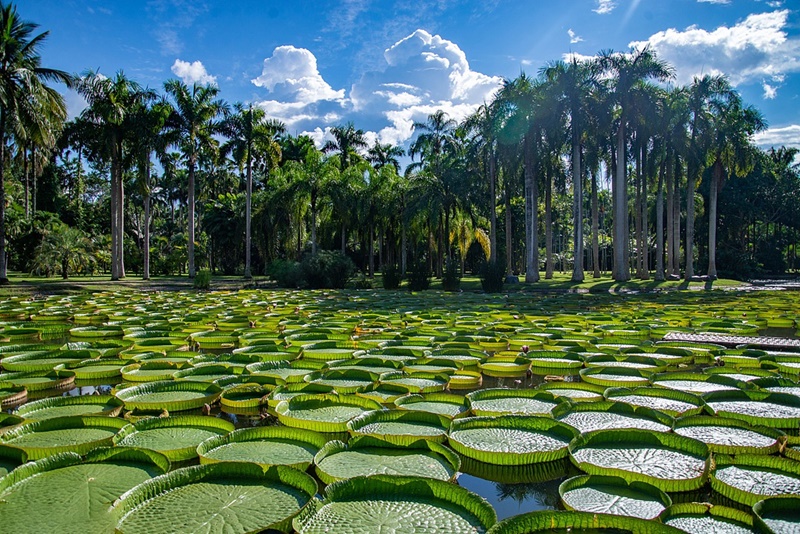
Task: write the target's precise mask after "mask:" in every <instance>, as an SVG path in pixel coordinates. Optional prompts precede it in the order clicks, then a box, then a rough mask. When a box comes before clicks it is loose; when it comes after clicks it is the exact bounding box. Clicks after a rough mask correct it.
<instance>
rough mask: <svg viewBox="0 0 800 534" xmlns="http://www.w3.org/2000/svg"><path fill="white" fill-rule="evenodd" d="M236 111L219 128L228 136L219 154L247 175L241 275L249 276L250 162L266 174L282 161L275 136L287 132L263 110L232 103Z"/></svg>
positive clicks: (251, 176)
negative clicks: (242, 273)
mask: <svg viewBox="0 0 800 534" xmlns="http://www.w3.org/2000/svg"><path fill="white" fill-rule="evenodd" d="M234 111H235V113H233V114H229V115H228V116H227V117H226V118H225V119H224V120H223V121H222V124H221V128H220V129H221V131H222V132H223V133H224V134H225V135H226V136H227V137H228V141H227V142H226V143H225V144H224V145H222V147H221V149H220V152H221V154H222V155H227V154H233V156H234V159H235V160H237V161H238V162H239V164H240V165H244V167H245V172H246V176H247V186H246V193H245V217H244V218H245V238H244V242H245V245H244V246H245V263H244V277H245V278H252V274H251V256H250V250H251V248H252V246H251V243H252V238H251V232H250V227H251V220H252V198H253V164H254V162H256V163H261V166H262V167H263V170H264V171H265V174H266V173H269V171H270V169H273V168H275V167H277V166H278V164H279V163H280V160H281V147H280V144H279V143H278V139H277V137H278V135H281V134H283V133H285V132H286V127H285V126H284V125H283V123H281V122H279V121H272V120H271V121H267V120H266V113H265V112H264V110H263V109H261V108H257V107H253V105H252V104H250V105H249V106H247V107H245V106H244V104H241V103H236V104H234Z"/></svg>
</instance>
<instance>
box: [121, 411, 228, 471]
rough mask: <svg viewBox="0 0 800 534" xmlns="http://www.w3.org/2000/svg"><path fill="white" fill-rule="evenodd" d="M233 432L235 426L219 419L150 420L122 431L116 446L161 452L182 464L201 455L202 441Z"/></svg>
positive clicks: (180, 417) (201, 417)
mask: <svg viewBox="0 0 800 534" xmlns="http://www.w3.org/2000/svg"><path fill="white" fill-rule="evenodd" d="M233 430H234V426H233V423H231V422H230V421H227V420H225V419H220V418H218V417H206V416H201V415H177V416H173V417H150V418H147V419H141V420H139V421H136V422H135V423H133V424H129V425H126V426H125V427H124V428H122V429H121V430H120V431H119V433H118V434H117V435H116V436H114V445H122V446H127V447H139V448H142V449H150V450H154V451H157V452H160V453H161V454H163V455H164V456H166V457H167V458H169V460H170V461H171V462H182V461H185V460H191V459H192V458H194V457H196V456H197V446H198V445H199V444H200V443H201V442H203V441H205V440H206V439H208V438H211V437H214V436H222V435H225V434H227V433H229V432H232V431H233Z"/></svg>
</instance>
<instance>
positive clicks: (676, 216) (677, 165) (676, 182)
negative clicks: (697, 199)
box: [672, 153, 681, 276]
mask: <svg viewBox="0 0 800 534" xmlns="http://www.w3.org/2000/svg"><path fill="white" fill-rule="evenodd" d="M674 156H675V162H674V167H673V168H674V169H675V173H674V176H673V179H672V187H673V189H674V193H673V195H672V196H673V206H672V207H673V210H674V212H673V215H672V239H673V250H674V252H673V254H672V261H673V262H674V264H673V273H674V274H676V275H677V276H680V274H681V187H680V182H681V180H680V176H681V160H680V157H679V156H678V154H677V153H676V154H674Z"/></svg>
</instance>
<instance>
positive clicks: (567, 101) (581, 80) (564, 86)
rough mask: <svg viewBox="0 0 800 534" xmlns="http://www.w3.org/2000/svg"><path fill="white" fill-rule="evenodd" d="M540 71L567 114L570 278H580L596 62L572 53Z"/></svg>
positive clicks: (574, 280) (576, 279)
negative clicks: (587, 132)
mask: <svg viewBox="0 0 800 534" xmlns="http://www.w3.org/2000/svg"><path fill="white" fill-rule="evenodd" d="M542 73H543V75H544V77H545V79H546V80H547V82H548V83H549V84H552V85H553V86H554V91H553V93H552V94H553V95H554V96H555V98H556V101H555V102H553V104H554V105H555V106H556V107H563V110H564V113H565V115H566V116H567V117H568V118H569V130H570V139H571V142H572V157H571V159H572V187H573V205H572V213H573V225H574V230H573V245H574V251H575V261H574V262H573V270H572V281H573V282H583V278H584V275H583V172H582V171H581V159H582V156H583V154H582V147H581V143H582V142H583V136H584V129H585V127H586V126H585V125H586V122H587V117H586V115H587V111H586V107H587V104H588V102H589V96H590V94H591V92H592V90H594V88H595V85H596V82H597V67H596V62H591V63H583V62H579V61H578V59H577V58H576V57H574V56H573V58H572V59H571V60H570V61H569V63H567V62H564V61H557V62H555V63H553V64H551V65H550V66H548V67H546V68H545V69H543V72H542Z"/></svg>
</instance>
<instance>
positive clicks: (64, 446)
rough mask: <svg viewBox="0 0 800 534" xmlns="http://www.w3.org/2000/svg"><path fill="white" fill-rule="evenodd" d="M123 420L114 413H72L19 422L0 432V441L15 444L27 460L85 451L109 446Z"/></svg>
mask: <svg viewBox="0 0 800 534" xmlns="http://www.w3.org/2000/svg"><path fill="white" fill-rule="evenodd" d="M125 425H126V422H125V421H124V420H123V419H117V418H115V417H91V416H81V415H74V416H69V417H55V418H53V419H44V420H42V421H32V422H30V423H22V424H21V425H19V426H18V427H16V428H12V429H10V430H9V431H8V432H6V433H4V434H1V435H0V442H3V443H5V444H6V445H10V446H13V447H18V448H20V449H22V450H24V451H25V452H26V453H27V454H28V459H29V460H38V459H39V458H44V457H46V456H51V455H53V454H57V453H59V452H76V453H78V454H86V453H87V452H89V451H90V450H92V449H96V448H97V447H102V446H110V445H111V442H112V439H113V437H114V434H116V433H117V432H118V431H119V430H120V429H121V428H122V427H123V426H125Z"/></svg>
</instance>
